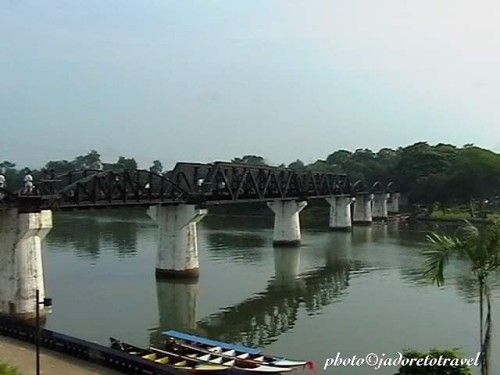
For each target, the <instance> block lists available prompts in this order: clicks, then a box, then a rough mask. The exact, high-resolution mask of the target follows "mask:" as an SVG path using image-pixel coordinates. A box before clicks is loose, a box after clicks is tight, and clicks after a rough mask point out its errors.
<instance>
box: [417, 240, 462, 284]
mask: <svg viewBox="0 0 500 375" xmlns="http://www.w3.org/2000/svg"><path fill="white" fill-rule="evenodd" d="M427 243H428V247H427V249H425V250H424V251H423V255H424V257H425V270H424V276H425V277H426V278H427V279H429V280H430V281H431V282H432V283H433V284H437V285H438V286H441V285H443V284H444V267H445V266H446V264H448V262H449V259H450V256H451V255H452V254H453V253H455V252H458V251H460V250H462V249H463V247H464V243H462V242H461V241H460V240H459V239H458V238H457V237H453V236H447V235H444V234H437V233H431V234H429V235H427Z"/></svg>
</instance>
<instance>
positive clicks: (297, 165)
mask: <svg viewBox="0 0 500 375" xmlns="http://www.w3.org/2000/svg"><path fill="white" fill-rule="evenodd" d="M288 168H290V169H293V170H294V171H296V172H304V171H305V169H306V166H305V165H304V162H303V161H302V160H299V159H297V160H295V161H293V162H291V163H290V164H288Z"/></svg>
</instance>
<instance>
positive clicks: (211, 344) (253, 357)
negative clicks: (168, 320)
mask: <svg viewBox="0 0 500 375" xmlns="http://www.w3.org/2000/svg"><path fill="white" fill-rule="evenodd" d="M162 334H163V335H164V336H166V338H167V339H166V341H165V345H166V346H167V348H169V349H171V350H175V349H176V348H182V350H186V351H191V352H196V353H200V354H205V355H206V354H217V355H219V356H220V357H221V358H224V359H228V360H229V359H230V360H234V361H236V363H242V362H244V363H247V364H248V363H254V364H261V365H266V366H270V367H278V368H293V367H307V368H309V369H311V370H313V371H314V370H315V366H314V363H313V362H312V361H296V360H289V359H286V358H280V357H276V356H271V355H266V354H263V352H262V350H260V349H258V348H252V347H247V346H243V345H237V344H231V343H228V342H223V341H217V340H212V339H207V338H205V337H200V336H195V335H191V334H187V333H184V332H179V331H174V330H169V331H164V332H162Z"/></svg>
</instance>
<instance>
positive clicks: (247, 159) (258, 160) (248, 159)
mask: <svg viewBox="0 0 500 375" xmlns="http://www.w3.org/2000/svg"><path fill="white" fill-rule="evenodd" d="M231 163H235V164H252V165H267V163H266V161H265V159H264V158H263V157H262V156H257V155H245V156H243V157H241V158H234V159H233V160H231Z"/></svg>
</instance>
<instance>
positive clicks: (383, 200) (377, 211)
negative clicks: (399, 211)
mask: <svg viewBox="0 0 500 375" xmlns="http://www.w3.org/2000/svg"><path fill="white" fill-rule="evenodd" d="M387 199H389V194H388V193H375V194H374V197H373V219H374V220H379V221H383V220H387V217H388V211H387Z"/></svg>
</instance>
